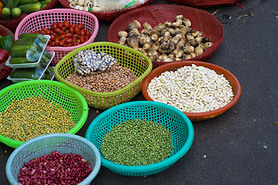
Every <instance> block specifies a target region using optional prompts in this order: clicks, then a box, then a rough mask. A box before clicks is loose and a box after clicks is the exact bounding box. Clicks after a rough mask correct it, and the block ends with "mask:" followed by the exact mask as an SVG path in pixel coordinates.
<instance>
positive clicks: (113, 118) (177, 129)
mask: <svg viewBox="0 0 278 185" xmlns="http://www.w3.org/2000/svg"><path fill="white" fill-rule="evenodd" d="M134 119H140V120H147V121H153V122H157V123H161V124H163V125H164V126H165V127H166V128H167V129H168V130H169V131H170V132H171V135H172V143H173V146H174V148H173V150H172V154H171V156H170V157H168V158H167V159H165V160H163V161H160V162H157V163H154V164H150V165H142V166H127V165H120V164H116V163H114V162H112V161H109V160H107V159H105V158H104V157H103V155H102V153H101V150H100V146H101V144H102V138H103V136H104V135H105V134H106V133H107V132H108V131H109V130H111V128H112V127H113V126H115V125H117V124H119V123H122V122H124V121H127V120H134ZM85 138H86V139H88V140H89V141H91V142H92V143H93V144H94V145H95V146H96V147H97V148H98V150H99V151H100V156H101V162H102V165H103V166H105V167H107V168H108V169H109V170H111V171H113V172H115V173H118V174H121V175H126V176H148V175H153V174H156V173H160V172H162V171H164V170H166V169H167V168H169V167H170V166H172V165H173V164H175V163H176V162H177V161H178V160H179V159H181V158H182V157H183V156H184V155H185V154H186V152H187V151H188V150H189V149H190V147H191V145H192V143H193V138H194V128H193V125H192V123H191V121H190V120H189V119H188V117H187V116H186V115H184V114H183V113H182V112H181V111H180V110H178V109H177V108H174V107H172V106H170V105H167V104H164V103H160V102H153V101H134V102H128V103H123V104H120V105H117V106H114V107H112V108H110V109H108V110H106V111H104V112H103V113H101V114H100V115H99V116H98V117H97V118H96V119H95V120H94V121H93V122H92V123H91V124H90V126H89V128H88V129H87V132H86V135H85Z"/></svg>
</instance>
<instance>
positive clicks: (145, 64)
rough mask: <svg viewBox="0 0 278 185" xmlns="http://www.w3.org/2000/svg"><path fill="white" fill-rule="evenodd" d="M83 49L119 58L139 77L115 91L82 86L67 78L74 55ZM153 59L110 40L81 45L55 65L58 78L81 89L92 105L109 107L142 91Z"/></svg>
mask: <svg viewBox="0 0 278 185" xmlns="http://www.w3.org/2000/svg"><path fill="white" fill-rule="evenodd" d="M81 50H93V51H100V52H104V53H106V54H108V55H111V56H112V57H114V58H115V59H117V60H118V63H119V64H120V65H121V66H125V67H128V68H130V69H131V70H132V71H133V73H134V74H135V75H136V76H137V77H138V78H137V79H136V80H134V81H133V82H131V83H130V84H128V85H127V86H125V87H124V88H122V89H120V90H117V91H113V92H105V93H102V92H95V91H91V90H88V89H84V88H81V87H79V86H77V85H74V84H72V83H70V82H69V81H67V80H66V78H67V77H68V76H69V74H71V73H73V72H74V62H73V58H74V56H75V55H76V54H77V53H78V52H79V51H81ZM151 70H152V63H151V60H150V59H149V58H148V57H147V56H146V55H144V54H142V53H140V52H139V51H136V50H134V49H131V48H129V47H126V46H121V45H120V44H115V43H110V42H95V43H92V44H88V45H86V46H83V47H80V48H78V49H75V50H73V51H72V52H70V53H68V54H67V55H66V56H65V57H64V58H62V60H61V61H60V62H59V63H58V64H57V65H56V66H55V69H54V73H55V77H56V78H57V80H59V81H60V82H62V83H64V84H66V85H68V86H69V87H71V88H73V89H75V90H77V91H79V92H80V93H81V94H82V95H83V96H84V97H85V99H86V101H87V103H88V104H89V106H90V107H94V108H97V109H107V108H111V107H113V106H115V105H118V104H121V103H124V102H127V101H129V100H131V99H132V98H133V97H135V96H136V95H137V94H138V93H139V92H140V91H141V85H142V81H143V79H144V78H145V77H146V76H147V75H148V74H149V73H150V72H151Z"/></svg>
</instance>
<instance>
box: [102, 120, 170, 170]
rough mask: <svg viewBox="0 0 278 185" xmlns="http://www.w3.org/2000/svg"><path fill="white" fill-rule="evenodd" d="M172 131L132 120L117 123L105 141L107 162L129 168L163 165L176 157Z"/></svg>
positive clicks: (150, 122) (154, 124)
mask: <svg viewBox="0 0 278 185" xmlns="http://www.w3.org/2000/svg"><path fill="white" fill-rule="evenodd" d="M172 148H173V146H172V136H171V132H170V131H169V130H168V129H167V128H166V127H165V126H164V125H162V124H161V123H156V122H152V121H146V120H128V121H125V122H123V123H120V124H117V125H115V126H114V127H112V129H111V130H110V131H109V132H107V133H106V134H105V135H104V136H103V138H102V145H101V146H100V151H101V153H102V155H103V156H104V158H105V159H107V160H109V161H112V162H114V163H117V164H122V165H128V166H140V165H149V164H153V163H157V162H160V161H162V160H164V159H166V158H168V157H169V156H170V155H171V154H172Z"/></svg>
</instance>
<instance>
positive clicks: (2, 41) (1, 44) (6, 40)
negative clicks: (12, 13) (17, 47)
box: [0, 35, 14, 52]
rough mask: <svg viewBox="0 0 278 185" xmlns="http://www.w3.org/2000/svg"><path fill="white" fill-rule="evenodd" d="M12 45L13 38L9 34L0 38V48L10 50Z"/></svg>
mask: <svg viewBox="0 0 278 185" xmlns="http://www.w3.org/2000/svg"><path fill="white" fill-rule="evenodd" d="M13 45H14V39H13V37H12V36H11V35H6V36H5V37H2V38H0V48H1V49H4V50H7V51H9V52H10V50H11V48H12V46H13Z"/></svg>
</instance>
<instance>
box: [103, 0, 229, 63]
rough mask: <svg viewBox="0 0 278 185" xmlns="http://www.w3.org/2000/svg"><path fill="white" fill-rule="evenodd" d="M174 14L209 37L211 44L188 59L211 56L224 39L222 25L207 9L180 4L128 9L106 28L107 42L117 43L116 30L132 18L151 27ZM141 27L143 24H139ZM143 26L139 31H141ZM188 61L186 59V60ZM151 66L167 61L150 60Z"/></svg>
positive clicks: (170, 18)
mask: <svg viewBox="0 0 278 185" xmlns="http://www.w3.org/2000/svg"><path fill="white" fill-rule="evenodd" d="M176 15H183V16H184V17H186V18H188V19H189V20H190V21H191V23H192V26H191V28H192V29H195V30H198V31H200V32H203V35H204V36H205V37H209V39H210V40H211V42H212V43H213V45H212V46H211V47H210V48H208V49H207V50H206V51H204V53H203V54H202V55H199V56H197V57H194V58H192V59H189V60H207V59H209V58H210V57H211V56H212V53H213V52H215V51H216V50H217V48H218V47H219V46H220V44H221V43H222V41H223V39H224V28H223V25H222V24H221V23H220V22H219V20H218V19H217V18H215V17H214V16H213V15H212V14H210V13H208V12H207V11H204V10H200V9H196V8H191V7H187V6H182V5H169V4H167V5H166V4H165V5H162V4H160V5H150V6H146V7H142V8H138V9H135V10H132V11H129V12H127V13H125V14H123V15H121V16H119V17H118V18H117V19H115V21H113V22H112V24H111V25H110V27H109V29H108V35H107V40H108V42H114V43H118V41H119V39H120V38H119V36H118V32H119V31H123V30H126V27H127V25H128V24H129V23H130V22H132V21H133V20H138V21H139V22H140V23H141V25H143V24H144V23H145V22H148V23H149V24H150V25H151V26H152V27H154V26H156V25H158V24H159V23H164V22H166V21H170V22H174V21H175V16H176ZM141 27H143V26H141ZM142 29H143V28H141V29H140V30H139V31H140V32H141V30H142ZM187 61H188V60H187ZM152 63H153V67H157V66H160V65H163V64H165V63H168V62H162V61H152Z"/></svg>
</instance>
